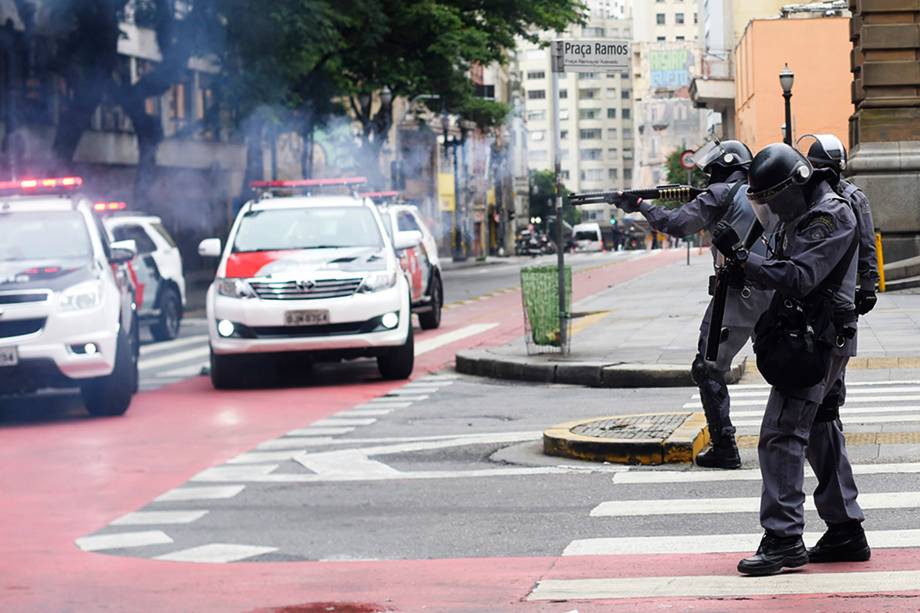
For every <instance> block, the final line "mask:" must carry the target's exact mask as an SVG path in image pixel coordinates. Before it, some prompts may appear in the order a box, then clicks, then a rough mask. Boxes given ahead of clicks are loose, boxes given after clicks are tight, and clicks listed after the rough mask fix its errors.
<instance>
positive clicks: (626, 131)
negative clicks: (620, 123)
mask: <svg viewBox="0 0 920 613" xmlns="http://www.w3.org/2000/svg"><path fill="white" fill-rule="evenodd" d="M632 137H633V131H632V128H623V138H624V139H626V140H629V139H631V138H632Z"/></svg>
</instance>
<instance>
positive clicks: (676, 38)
mask: <svg viewBox="0 0 920 613" xmlns="http://www.w3.org/2000/svg"><path fill="white" fill-rule="evenodd" d="M675 40H677V42H680V41H682V40H687V37H686V36H676V37H675Z"/></svg>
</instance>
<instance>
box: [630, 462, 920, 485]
mask: <svg viewBox="0 0 920 613" xmlns="http://www.w3.org/2000/svg"><path fill="white" fill-rule="evenodd" d="M852 466H853V474H856V475H898V474H901V475H903V474H920V462H897V463H893V464H853V465H852ZM805 476H806V477H814V473H813V472H812V471H811V469H810V468H806V469H805ZM760 478H761V475H760V469H759V468H748V469H744V470H731V471H727V470H630V471H624V472H618V473H615V474H614V475H613V482H614V484H616V485H628V484H632V485H639V484H652V483H707V482H717V481H760Z"/></svg>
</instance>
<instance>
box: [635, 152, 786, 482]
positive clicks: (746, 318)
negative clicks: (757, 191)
mask: <svg viewBox="0 0 920 613" xmlns="http://www.w3.org/2000/svg"><path fill="white" fill-rule="evenodd" d="M752 157H753V156H752V155H751V150H750V149H748V147H747V146H746V145H745V144H743V143H741V142H739V141H736V140H727V141H723V142H718V141H713V142H710V143H708V144H706V145H705V146H703V147H701V148H700V149H699V150H698V151H697V152H696V153H695V154H694V163H695V164H696V165H697V166H698V167H699V168H700V169H702V170H703V172H705V173H706V174H707V175H708V176H709V186H708V189H707V191H706V192H704V193H702V194H700V195H699V196H698V197H696V198H695V199H694V200H692V201H690V202H688V203H687V204H685V205H683V206H681V207H680V208H677V209H666V208H664V207H660V206H655V205H653V204H651V203H649V202H643V201H641V199H635V200H626V199H623V200H621V201H620V202H618V206H619V207H620V208H621V209H623V210H624V211H626V212H628V213H630V212H635V211H638V212H640V213H642V215H643V216H644V217H645V218H646V219H647V220H648V222H649V225H651V226H652V228H654V229H656V230H659V231H661V232H664V233H666V234H670V235H671V236H677V237H683V236H687V235H690V234H695V233H697V232H699V231H700V230H704V229H705V230H710V231H712V229H713V228H714V227H715V226H716V225H717V224H719V223H720V222H723V223H727V224H729V225H730V226H731V227H733V228H734V229H735V230H736V231H737V233H738V234H739V235H741V236H744V235H746V234H747V232H748V230H749V229H750V227H751V225H752V224H753V222H754V220H755V214H754V211H753V210H752V209H751V206H750V203H749V202H748V200H747V196H746V193H747V170H748V167H749V166H750V164H751V160H752ZM762 249H763V246H762V245H758V246H757V247H756V248H755V251H758V252H761V253H762V252H763V251H762ZM713 255H714V256H715V257H716V262H715V263H716V266H719V265H720V264H721V256H719V255H718V254H717V253H714V254H713ZM772 293H773V292H772V290H768V289H762V288H756V287H752V286H750V285H742V286H739V287H731V288H730V289H729V293H728V296H727V299H726V307H725V314H724V316H723V322H722V323H723V333H722V337H721V338H722V340H721V343H720V345H719V359H718V361H717V362H715V363H713V362H708V361H707V360H705V358H704V356H705V355H706V344H707V341H708V336H709V326H710V321H711V319H712V303H711V302H710V304H709V308H708V309H707V310H706V314H705V315H704V317H703V321H702V323H701V324H700V337H699V342H698V353H697V355H696V358H695V359H694V361H693V364H692V366H691V374H692V376H693V380H694V382H695V383H696V384H697V386H699V389H700V398H701V400H702V404H703V410H704V412H705V414H706V421H707V423H708V426H709V434H710V438H711V440H712V448H711V449H709V450H708V451H706V452H705V453H702V454H700V455H699V456H698V457H697V464H699V465H700V466H704V467H707V468H726V469H733V468H738V467H739V466H741V457H740V456H739V454H738V447H737V445H736V444H735V428H734V426H733V425H732V422H731V418H730V415H729V413H730V399H729V395H728V385H726V382H725V376H726V374H727V373H728V371H729V370H730V369H731V364H732V360H733V359H734V357H735V356H736V355H737V354H738V352H739V351H741V349H742V347H744V345H745V343H747V341H748V339H749V338H750V337H751V332H752V330H753V328H754V324H755V323H756V322H757V319H758V318H759V317H760V314H761V313H763V311H764V309H766V308H767V305H768V304H769V303H770V298H771V296H772Z"/></svg>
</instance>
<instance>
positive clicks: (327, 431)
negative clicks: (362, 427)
mask: <svg viewBox="0 0 920 613" xmlns="http://www.w3.org/2000/svg"><path fill="white" fill-rule="evenodd" d="M352 430H354V428H344V427H343V428H324V427H321V426H316V427H314V426H308V427H306V428H300V429H299V430H291V431H290V432H288V434H289V435H290V436H310V435H313V434H318V435H326V436H335V435H338V434H348V433H349V432H351V431H352Z"/></svg>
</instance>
